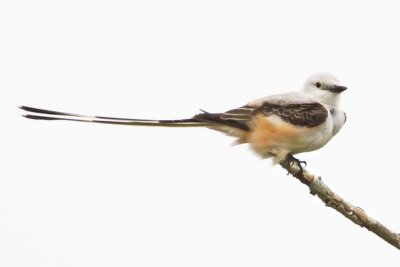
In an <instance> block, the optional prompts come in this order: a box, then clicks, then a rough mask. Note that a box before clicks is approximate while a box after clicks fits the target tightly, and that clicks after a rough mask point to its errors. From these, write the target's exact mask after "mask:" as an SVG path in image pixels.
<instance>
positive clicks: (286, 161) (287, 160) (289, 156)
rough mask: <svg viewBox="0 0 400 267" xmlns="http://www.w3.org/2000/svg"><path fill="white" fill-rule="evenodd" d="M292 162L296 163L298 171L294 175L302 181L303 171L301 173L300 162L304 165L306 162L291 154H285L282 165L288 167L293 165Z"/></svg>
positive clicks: (303, 179)
mask: <svg viewBox="0 0 400 267" xmlns="http://www.w3.org/2000/svg"><path fill="white" fill-rule="evenodd" d="M293 164H297V167H299V171H298V173H296V175H298V176H299V177H298V178H299V179H300V181H302V182H303V181H305V178H304V173H303V166H302V165H301V164H304V167H306V166H307V162H305V161H303V160H299V159H297V158H295V157H293V155H292V154H290V153H289V154H287V155H286V157H285V159H284V161H283V163H282V165H283V166H284V167H286V168H290V167H291V166H293Z"/></svg>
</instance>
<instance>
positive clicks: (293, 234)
mask: <svg viewBox="0 0 400 267" xmlns="http://www.w3.org/2000/svg"><path fill="white" fill-rule="evenodd" d="M399 11H400V4H399V2H398V1H379V2H378V1H344V0H343V1H317V0H314V1H294V0H293V1H253V0H241V1H239V0H237V1H222V0H212V1H210V0H203V1H193V0H186V1H183V0H181V1H177V0H170V1H161V0H158V1H156V0H146V1H137V0H133V1H127V0H126V1H93V0H79V1H74V0H72V1H71V0H70V1H49V0H47V1H45V0H36V1H23V0H21V1H18V0H16V1H2V2H1V3H0V36H1V42H0V88H1V90H2V92H3V97H1V98H0V108H1V112H0V118H1V120H2V123H3V127H2V130H1V135H0V136H1V137H2V138H1V139H0V142H1V143H0V147H1V151H2V153H0V157H1V162H2V164H1V166H2V167H1V168H0V266H7V267H8V266H10V267H12V266H52V267H53V266H74V267H75V266H96V267H98V266H140V267H141V266H146V267H147V266H174V267H179V266H218V267H219V266H227V267H228V266H229V267H236V266H238V267H239V266H246V267H247V266H293V265H295V266H307V267H312V266H324V267H333V266H350V265H356V266H364V267H369V266H371V267H372V266H383V265H384V266H399V263H400V253H399V251H398V250H396V249H395V248H393V247H392V246H390V245H389V244H387V243H386V242H384V241H383V240H381V239H380V238H378V237H376V236H375V235H374V234H372V233H370V232H368V231H367V230H366V229H362V228H360V227H358V226H356V225H355V224H353V223H352V222H350V221H349V220H347V219H346V218H344V217H343V216H342V215H340V214H339V213H337V212H336V211H334V210H332V209H329V208H327V207H324V205H323V203H322V202H321V201H320V200H318V199H317V198H316V197H313V196H311V195H310V194H309V193H308V191H307V188H306V187H305V186H304V185H302V184H300V183H299V182H298V181H297V180H295V179H293V178H291V177H290V176H287V175H286V172H285V171H284V170H283V169H282V168H281V167H279V166H272V165H271V162H270V161H266V160H261V159H259V158H258V157H256V156H255V155H254V154H253V153H252V152H251V151H249V149H248V148H247V147H246V146H236V147H235V146H234V147H232V146H231V143H232V141H233V140H232V139H230V138H229V137H226V136H224V135H222V134H220V133H217V132H214V131H211V130H207V129H199V128H196V129H169V128H168V129H160V128H152V127H150V128H146V127H123V126H114V125H98V124H84V123H73V122H48V121H47V122H46V121H31V120H26V119H24V118H22V117H21V116H20V115H21V112H20V111H19V110H18V109H17V106H18V105H30V106H35V107H40V108H46V109H55V110H60V111H67V112H77V113H84V114H90V115H93V114H94V115H106V116H119V117H133V118H145V119H152V118H155V119H178V118H187V117H191V116H192V115H194V114H196V113H197V112H199V109H200V108H201V109H205V110H207V111H210V112H220V111H225V110H227V109H230V108H234V107H237V106H240V105H243V104H245V103H247V102H248V101H250V100H254V99H256V98H259V97H263V96H266V95H270V94H276V93H281V92H286V91H291V90H297V89H300V88H301V86H302V84H303V82H304V81H305V79H306V78H307V77H308V76H309V75H310V74H313V73H315V72H320V71H328V72H331V73H333V74H335V75H336V76H337V77H338V78H339V79H340V80H341V81H342V83H343V84H344V85H346V86H347V87H348V88H349V89H348V90H347V91H346V92H344V93H343V95H342V107H343V109H344V110H346V112H347V117H348V121H347V123H346V125H345V126H344V127H343V129H342V131H341V132H340V133H339V134H338V135H337V136H336V137H335V138H334V139H333V140H332V141H331V142H330V143H329V144H328V145H326V146H325V147H324V148H323V149H321V150H319V151H315V152H310V153H304V154H300V155H298V157H299V158H300V159H302V160H306V161H307V162H308V170H310V171H312V172H313V173H315V174H317V175H321V176H322V177H323V180H324V181H325V183H326V184H328V185H329V186H330V187H331V188H332V189H333V190H334V191H335V192H337V193H339V194H340V195H341V196H343V197H344V198H346V199H347V200H348V201H350V202H352V203H353V204H355V205H358V206H360V207H361V208H363V209H364V210H365V211H366V212H367V213H368V214H369V215H371V216H373V217H374V218H375V219H378V220H379V221H381V222H382V223H384V224H385V225H386V226H388V227H389V228H391V229H393V230H394V231H398V232H400V212H399V210H400V207H399V203H400V194H399V188H400V178H399V175H398V171H397V169H398V168H397V166H398V154H397V153H398V151H397V150H398V147H399V144H400V138H399V136H400V130H399V129H400V128H399V126H398V122H399V119H398V113H399V111H398V110H397V108H398V97H399V93H398V91H399V90H400V37H399V36H400V35H399V25H400V16H399Z"/></svg>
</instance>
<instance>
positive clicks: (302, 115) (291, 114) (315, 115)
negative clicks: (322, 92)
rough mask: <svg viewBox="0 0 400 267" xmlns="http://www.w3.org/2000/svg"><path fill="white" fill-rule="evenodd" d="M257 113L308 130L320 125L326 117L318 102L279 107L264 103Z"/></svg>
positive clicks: (289, 104) (325, 111) (323, 108)
mask: <svg viewBox="0 0 400 267" xmlns="http://www.w3.org/2000/svg"><path fill="white" fill-rule="evenodd" d="M259 111H260V112H262V113H263V114H265V115H266V116H270V115H277V116H279V117H280V118H281V119H283V120H284V121H287V122H289V123H291V124H293V125H296V126H301V127H308V128H311V127H316V126H318V125H320V124H321V123H323V122H324V121H325V120H326V118H327V117H328V111H327V110H326V108H325V107H324V106H323V105H321V104H320V103H318V102H310V103H288V104H281V105H278V104H272V103H268V102H266V103H264V104H263V105H262V106H261V107H260V108H259Z"/></svg>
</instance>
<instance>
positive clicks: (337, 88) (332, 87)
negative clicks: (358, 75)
mask: <svg viewBox="0 0 400 267" xmlns="http://www.w3.org/2000/svg"><path fill="white" fill-rule="evenodd" d="M327 89H328V91H331V92H332V93H338V94H340V93H341V92H343V91H345V90H346V89H347V87H346V86H341V85H330V86H329V87H328V88H327Z"/></svg>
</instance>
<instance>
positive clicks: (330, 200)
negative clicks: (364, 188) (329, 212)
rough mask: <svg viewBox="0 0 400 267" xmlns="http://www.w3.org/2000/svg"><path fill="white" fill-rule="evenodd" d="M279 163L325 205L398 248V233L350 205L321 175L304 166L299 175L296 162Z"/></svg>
mask: <svg viewBox="0 0 400 267" xmlns="http://www.w3.org/2000/svg"><path fill="white" fill-rule="evenodd" d="M280 165H281V166H282V167H283V168H284V169H286V170H287V171H288V172H289V173H290V174H291V175H293V176H294V177H295V178H297V179H299V180H300V182H302V183H303V184H305V185H307V186H308V187H309V188H310V193H311V194H313V195H317V196H318V197H319V199H321V200H322V201H323V202H324V203H325V205H326V206H328V207H331V208H333V209H335V210H337V211H338V212H340V213H341V214H343V215H344V216H345V217H346V218H348V219H349V220H351V221H352V222H354V223H355V224H357V225H359V226H361V227H365V228H367V229H368V230H369V231H371V232H373V233H374V234H376V235H377V236H379V237H380V238H382V239H383V240H385V241H386V242H388V243H389V244H391V245H393V246H394V247H396V248H397V249H400V234H397V233H394V232H392V231H391V230H389V229H388V228H387V227H386V226H384V225H383V224H381V223H380V222H378V221H377V220H375V219H373V218H372V217H370V216H368V215H367V214H366V213H365V211H363V210H362V209H361V208H359V207H357V206H354V205H352V204H351V203H349V202H347V201H346V200H344V199H343V198H342V197H340V196H339V195H337V194H336V193H334V192H333V191H332V190H331V189H330V188H329V187H328V186H327V185H325V184H324V183H323V182H322V179H321V177H317V176H315V175H313V174H311V173H309V172H308V171H306V170H305V169H304V168H303V175H301V170H300V168H299V166H298V165H297V164H287V163H285V162H281V163H280Z"/></svg>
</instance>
